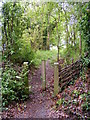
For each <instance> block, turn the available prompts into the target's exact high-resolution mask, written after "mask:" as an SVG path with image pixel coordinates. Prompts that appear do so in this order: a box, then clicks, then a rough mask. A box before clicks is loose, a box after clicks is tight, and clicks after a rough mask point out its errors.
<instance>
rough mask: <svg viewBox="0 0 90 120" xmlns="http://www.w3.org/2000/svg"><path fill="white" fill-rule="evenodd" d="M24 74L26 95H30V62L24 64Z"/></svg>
mask: <svg viewBox="0 0 90 120" xmlns="http://www.w3.org/2000/svg"><path fill="white" fill-rule="evenodd" d="M23 70H24V71H23V74H24V82H25V87H26V91H25V92H26V94H27V95H29V82H28V62H24V63H23Z"/></svg>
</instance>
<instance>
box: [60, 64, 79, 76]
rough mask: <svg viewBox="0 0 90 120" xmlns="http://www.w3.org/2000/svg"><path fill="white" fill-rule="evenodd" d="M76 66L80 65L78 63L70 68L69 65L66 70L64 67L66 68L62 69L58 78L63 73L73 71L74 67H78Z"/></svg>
mask: <svg viewBox="0 0 90 120" xmlns="http://www.w3.org/2000/svg"><path fill="white" fill-rule="evenodd" d="M78 66H80V63H78V64H73V65H72V66H71V65H70V66H69V67H68V68H67V67H66V68H64V69H62V70H61V72H59V76H60V75H61V74H64V73H65V72H68V71H70V70H71V69H74V67H78Z"/></svg>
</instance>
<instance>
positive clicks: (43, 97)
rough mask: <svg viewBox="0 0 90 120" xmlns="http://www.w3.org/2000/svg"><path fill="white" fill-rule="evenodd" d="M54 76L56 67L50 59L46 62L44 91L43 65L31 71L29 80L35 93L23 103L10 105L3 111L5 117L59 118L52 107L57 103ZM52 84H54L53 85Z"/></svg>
mask: <svg viewBox="0 0 90 120" xmlns="http://www.w3.org/2000/svg"><path fill="white" fill-rule="evenodd" d="M53 76H54V69H53V67H51V66H50V63H49V60H48V61H47V62H46V86H47V88H46V91H42V80H41V66H40V67H39V69H37V70H35V71H34V74H33V75H32V74H31V71H30V72H29V82H30V85H31V86H32V88H31V89H32V92H33V94H30V96H29V99H28V100H27V101H26V102H24V103H21V104H16V105H15V106H12V105H11V106H10V107H9V109H8V112H6V113H3V117H5V118H6V117H8V118H9V117H12V118H57V114H56V113H55V111H54V110H53V109H52V106H53V105H54V104H55V102H54V100H53V99H52V95H53V84H51V83H53V81H54V80H53ZM51 85H52V86H51Z"/></svg>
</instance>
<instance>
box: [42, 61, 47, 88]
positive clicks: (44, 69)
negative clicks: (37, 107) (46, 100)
mask: <svg viewBox="0 0 90 120" xmlns="http://www.w3.org/2000/svg"><path fill="white" fill-rule="evenodd" d="M45 89H46V61H45V60H42V90H45Z"/></svg>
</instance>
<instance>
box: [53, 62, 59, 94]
mask: <svg viewBox="0 0 90 120" xmlns="http://www.w3.org/2000/svg"><path fill="white" fill-rule="evenodd" d="M58 65H59V64H58V63H54V96H56V95H57V94H58V92H59V71H58Z"/></svg>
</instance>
